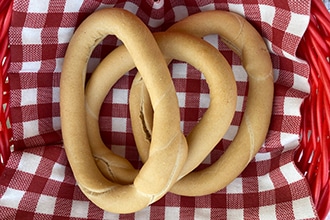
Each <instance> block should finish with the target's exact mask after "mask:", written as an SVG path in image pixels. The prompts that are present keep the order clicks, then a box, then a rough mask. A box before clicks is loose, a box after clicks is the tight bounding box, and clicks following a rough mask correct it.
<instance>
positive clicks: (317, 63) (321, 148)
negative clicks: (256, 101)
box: [0, 0, 330, 219]
mask: <svg viewBox="0 0 330 220" xmlns="http://www.w3.org/2000/svg"><path fill="white" fill-rule="evenodd" d="M12 4H13V1H9V0H8V1H1V2H0V25H1V29H0V60H1V65H0V75H1V77H2V78H1V81H0V92H1V93H0V105H1V107H0V174H1V173H2V171H3V169H4V167H5V165H6V163H7V161H8V159H9V155H10V149H11V146H12V130H11V127H10V121H9V118H10V117H9V107H8V103H9V92H10V88H9V83H8V77H7V70H8V68H9V64H10V53H9V52H10V51H9V43H8V29H9V26H10V22H11V13H12V10H11V8H12ZM311 8H312V9H311V22H310V24H309V26H308V28H307V31H306V33H305V35H304V39H303V41H302V42H301V44H300V47H299V51H298V52H299V56H300V57H301V58H303V59H304V60H306V61H307V62H308V64H309V65H310V70H311V71H310V78H309V83H310V95H309V96H308V97H306V99H305V101H304V102H303V104H302V106H301V113H302V124H301V143H300V146H299V148H298V149H297V151H296V154H295V161H296V164H297V166H298V167H299V169H300V170H301V171H302V173H303V174H304V175H305V176H306V179H307V181H308V182H309V184H310V188H311V191H312V196H313V199H314V202H315V205H316V209H317V211H318V214H319V217H320V218H321V219H323V218H326V216H327V214H328V213H329V210H330V201H329V198H328V197H329V193H330V191H329V188H330V182H329V165H330V164H329V163H330V160H329V157H330V156H329V155H330V151H329V149H328V146H330V137H329V136H330V134H329V129H330V126H329V125H330V111H329V109H330V88H329V87H328V86H327V85H330V65H329V57H330V15H329V12H328V11H327V9H326V8H325V7H324V4H323V3H322V1H321V0H313V1H312V7H311Z"/></svg>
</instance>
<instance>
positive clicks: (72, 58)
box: [60, 8, 187, 213]
mask: <svg viewBox="0 0 330 220" xmlns="http://www.w3.org/2000/svg"><path fill="white" fill-rule="evenodd" d="M107 35H116V36H117V37H118V38H119V39H120V40H121V41H122V42H123V43H124V45H125V46H126V48H127V49H128V51H129V53H130V55H131V56H132V58H133V60H134V63H135V65H136V67H137V69H138V70H139V71H140V72H141V74H142V75H143V76H144V82H145V84H146V86H147V88H148V92H149V94H150V97H151V103H152V106H153V108H154V111H155V112H154V129H153V131H152V135H153V137H155V138H154V140H153V141H152V142H151V147H150V154H149V158H148V160H147V162H146V163H145V165H144V166H143V167H142V168H141V170H140V172H139V173H138V175H137V176H136V178H135V179H134V182H133V184H130V185H120V184H118V183H114V182H112V181H109V180H108V179H106V178H105V177H104V176H103V175H102V173H101V172H100V170H99V169H98V167H97V166H96V164H95V161H94V157H93V155H92V152H91V149H90V143H89V139H88V136H87V123H86V118H85V116H86V111H85V94H84V92H85V91H84V86H85V80H86V79H85V78H86V67H87V62H88V59H89V57H90V54H91V52H92V51H93V49H94V48H95V46H96V45H97V44H98V43H99V42H100V41H101V40H102V39H103V38H104V37H106V36H107ZM145 42H146V43H145ZM110 78H111V76H110ZM60 113H61V124H62V135H63V141H64V147H65V151H66V154H67V157H68V160H69V163H70V165H71V168H72V171H73V173H74V176H75V178H76V180H77V183H78V185H79V187H80V189H81V190H82V191H83V193H84V194H85V195H86V196H87V197H88V198H89V199H90V200H91V201H92V202H93V203H95V204H96V205H97V206H99V207H100V208H102V209H104V210H107V211H109V212H115V213H131V212H136V211H138V210H140V209H142V208H144V207H146V206H147V205H149V204H150V203H152V202H154V201H156V200H158V199H159V198H160V197H162V196H163V195H164V194H165V193H166V192H168V190H169V189H170V188H171V186H172V185H173V184H174V183H175V181H176V180H177V178H178V175H179V173H180V172H181V169H182V167H183V165H184V163H185V160H186V157H187V143H186V140H185V137H184V135H183V134H182V132H181V130H180V115H179V106H178V101H177V97H176V93H175V88H174V85H173V82H172V80H171V77H170V74H169V71H168V68H167V64H166V62H165V60H164V57H163V55H162V53H161V51H160V50H159V47H158V45H157V43H156V41H155V39H154V37H153V35H152V34H151V32H150V31H149V30H148V28H147V27H146V26H145V25H144V24H143V23H142V21H141V20H140V19H138V18H137V17H136V16H135V15H133V14H131V13H129V12H128V11H125V10H123V9H116V8H108V9H101V10H99V11H96V12H94V13H93V14H91V15H90V16H89V17H88V18H87V19H85V20H84V21H83V22H82V23H81V25H80V26H79V27H78V28H77V30H76V32H75V33H74V35H73V36H72V39H71V41H70V43H69V46H68V48H67V51H66V54H65V58H64V63H63V69H62V74H61V80H60Z"/></svg>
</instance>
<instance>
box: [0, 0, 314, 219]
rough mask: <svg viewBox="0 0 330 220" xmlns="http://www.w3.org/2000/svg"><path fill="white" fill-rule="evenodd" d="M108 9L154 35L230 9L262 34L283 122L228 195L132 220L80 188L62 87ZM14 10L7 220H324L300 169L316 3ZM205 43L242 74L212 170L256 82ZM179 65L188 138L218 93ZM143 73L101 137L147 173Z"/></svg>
mask: <svg viewBox="0 0 330 220" xmlns="http://www.w3.org/2000/svg"><path fill="white" fill-rule="evenodd" d="M73 2H74V3H73ZM242 2H245V3H244V4H243V3H242ZM104 7H118V8H125V9H126V10H129V11H131V12H133V13H135V14H137V16H138V17H140V18H141V19H142V20H143V22H145V23H146V24H147V25H148V26H149V28H150V30H151V31H162V30H166V29H167V28H168V27H169V26H170V25H172V24H173V23H174V22H176V21H178V20H180V19H182V18H184V17H186V16H188V15H190V14H194V13H197V12H199V11H205V10H214V9H221V10H230V11H234V12H237V13H239V14H241V15H243V16H245V17H246V18H247V19H248V20H249V21H250V22H251V23H252V24H253V25H254V26H255V27H256V29H257V30H258V31H259V32H260V33H261V34H262V36H263V37H264V40H265V42H266V43H267V45H268V47H269V50H270V51H271V57H272V62H273V66H274V74H275V98H274V109H273V115H272V120H271V125H270V129H269V133H268V136H267V139H266V141H265V143H264V145H263V146H262V148H261V149H260V151H259V153H258V154H257V155H256V157H255V159H253V161H252V162H251V163H250V164H249V165H248V167H247V168H246V169H245V170H244V171H243V173H242V174H241V175H240V176H239V177H237V178H236V179H235V180H234V181H233V182H232V183H231V184H230V185H228V186H227V187H226V188H224V189H222V190H220V191H218V192H216V193H214V194H212V195H207V196H201V197H184V196H178V195H174V194H172V193H168V194H166V195H165V196H164V197H163V198H162V199H161V200H159V201H158V202H156V203H154V204H153V205H151V206H149V207H147V208H145V209H143V210H141V211H139V212H137V213H134V214H127V215H118V214H113V213H108V212H105V211H103V210H101V209H99V208H98V207H96V206H95V205H94V204H93V203H91V202H90V201H89V200H88V199H87V198H86V197H85V196H84V195H83V194H82V192H81V191H80V190H79V188H78V186H77V185H76V182H75V179H74V177H73V174H72V171H71V169H70V166H69V164H68V161H67V158H66V155H65V152H64V149H63V146H62V142H61V141H62V138H61V132H60V128H61V124H60V115H59V79H60V73H61V67H62V63H63V56H64V54H65V50H66V47H67V45H68V42H69V40H70V37H71V35H72V33H73V32H74V30H75V27H77V26H78V25H79V23H80V22H81V21H82V20H83V19H84V18H86V17H87V16H88V15H89V14H90V13H92V12H93V11H95V10H97V9H99V8H104ZM13 10H14V13H13V19H12V25H11V29H10V33H9V34H10V35H9V36H10V44H11V53H12V61H11V66H10V73H9V78H10V86H11V102H10V108H11V115H12V118H11V122H12V128H13V132H14V142H15V151H14V152H13V153H12V155H11V157H10V160H9V162H8V164H7V167H6V169H5V171H4V173H3V175H2V176H1V177H0V207H1V208H0V216H1V218H2V219H14V218H16V219H33V218H34V219H86V218H88V219H134V218H135V219H179V218H181V219H226V218H227V219H243V218H245V219H258V218H259V219H315V218H317V213H316V211H315V207H314V205H313V202H312V198H311V196H310V189H309V187H308V184H307V182H306V180H305V179H304V177H303V175H302V174H301V173H300V172H299V171H298V170H297V168H296V167H295V165H294V162H293V153H294V150H295V148H296V147H297V146H298V144H299V132H300V131H299V130H300V126H299V125H300V111H299V106H300V104H301V103H302V100H303V98H304V97H305V96H306V94H307V93H308V92H309V85H308V81H307V78H308V74H309V69H308V65H307V64H306V63H305V62H304V61H302V60H300V59H298V58H297V57H296V56H295V52H296V49H297V47H298V44H299V41H300V39H301V37H302V36H303V34H304V31H305V29H306V27H307V25H308V21H309V11H310V2H309V1H295V0H289V1H272V0H249V1H231V0H228V1H227V2H225V1H215V2H214V1H211V0H210V1H204V2H203V3H202V1H183V0H182V1H181V0H177V1H164V0H158V1H153V0H146V1H135V0H127V1H120V0H119V1H114V0H113V1H111V0H103V1H101V0H76V1H64V0H43V1H39V0H25V1H18V0H15V2H14V8H13ZM219 22H223V21H219ZM205 40H207V41H208V42H210V43H211V44H212V45H214V46H215V47H217V48H219V50H220V51H221V52H222V53H223V54H224V56H225V57H226V58H227V60H228V62H229V63H230V64H231V65H232V68H233V70H234V74H235V78H236V80H237V85H238V95H239V97H238V104H237V108H236V113H235V116H234V120H233V122H232V125H231V126H230V129H229V130H228V132H227V133H226V135H225V137H224V139H223V140H222V141H221V142H220V143H219V144H218V146H217V147H216V148H215V149H214V150H213V151H212V153H211V154H210V155H209V156H208V157H207V158H206V159H205V160H204V162H203V164H202V165H201V166H200V168H202V167H205V166H208V165H209V164H211V163H213V162H214V161H215V160H217V159H218V158H219V156H220V155H221V154H222V153H223V151H224V150H225V149H226V147H228V145H229V144H230V142H231V140H232V139H233V138H234V136H235V134H236V132H237V129H238V127H239V124H240V120H241V117H242V115H243V112H244V102H245V101H246V98H247V89H246V88H247V75H246V72H245V71H244V69H243V68H242V67H241V65H240V60H239V58H238V57H237V56H236V55H235V54H233V53H232V51H230V50H229V49H228V48H227V47H226V46H225V45H224V44H223V43H222V42H220V40H219V38H218V36H215V35H210V36H207V37H205ZM118 44H119V42H118V40H117V39H115V38H114V37H113V36H109V37H107V38H106V39H105V40H104V41H103V42H102V43H101V45H100V46H98V47H97V48H96V49H95V51H94V52H93V54H92V57H91V60H90V62H89V65H88V73H91V72H92V71H93V69H94V68H95V67H96V65H97V64H98V63H99V62H100V60H101V59H102V58H103V57H105V56H106V55H107V54H108V53H109V52H110V51H111V50H112V49H113V48H115V47H116V46H117V45H118ZM169 68H170V70H171V72H172V75H173V80H174V84H175V86H176V89H177V95H178V97H179V105H180V109H181V118H182V122H181V125H182V130H183V131H184V133H185V134H187V133H188V132H189V130H190V129H191V128H192V126H194V125H195V124H196V121H197V120H198V119H199V118H200V117H201V116H202V115H203V113H204V112H205V110H206V109H207V107H208V103H209V96H208V86H207V84H206V82H205V78H204V77H203V76H202V75H201V74H200V73H199V72H198V71H196V70H195V69H194V68H193V67H191V66H190V65H187V64H185V63H182V62H179V61H175V62H174V63H173V64H171V65H170V66H169ZM135 72H136V71H135V70H132V71H130V72H128V73H127V74H126V75H125V76H124V77H122V78H121V79H120V80H119V81H118V82H117V83H116V84H115V86H114V87H113V89H112V90H111V91H110V92H109V94H108V96H107V98H106V100H105V102H104V104H103V106H102V109H101V113H100V128H101V135H102V138H103V140H104V142H105V144H106V145H108V146H109V148H111V149H112V150H113V151H114V152H115V153H117V154H119V155H121V156H124V157H126V158H127V159H128V160H130V161H131V162H132V164H133V166H134V167H136V168H140V167H141V166H142V163H141V161H140V159H139V156H138V153H137V151H136V149H135V143H134V138H133V135H132V130H131V126H130V118H129V110H128V104H127V103H128V95H129V88H130V85H131V82H132V80H133V78H134V74H135ZM220 86H221V85H220ZM200 168H199V169H200Z"/></svg>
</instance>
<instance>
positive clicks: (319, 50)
mask: <svg viewBox="0 0 330 220" xmlns="http://www.w3.org/2000/svg"><path fill="white" fill-rule="evenodd" d="M298 52H299V54H300V56H301V57H302V58H303V59H305V60H306V61H307V62H308V63H309V66H310V77H309V84H310V89H311V91H310V95H309V96H308V97H307V98H306V99H305V100H304V102H303V104H302V106H301V114H302V124H301V143H300V146H299V148H298V149H297V152H296V154H295V161H296V163H297V166H298V167H299V169H300V170H301V171H302V172H303V173H304V175H305V176H306V178H307V181H308V182H309V184H310V187H311V191H312V196H313V199H314V202H315V205H316V209H317V211H318V214H319V217H320V218H321V219H324V218H326V216H327V214H328V213H329V210H330V201H329V195H330V194H329V193H330V191H329V188H330V187H329V184H330V181H329V165H330V160H329V158H330V155H329V154H330V151H329V146H330V137H329V136H330V134H329V128H330V111H329V109H330V87H329V85H330V64H329V57H330V14H329V12H328V11H327V9H326V8H325V6H324V4H323V3H322V1H320V0H313V1H312V5H311V19H310V24H309V26H308V28H307V30H306V33H305V35H304V38H303V40H302V42H301V44H300V46H299V51H298Z"/></svg>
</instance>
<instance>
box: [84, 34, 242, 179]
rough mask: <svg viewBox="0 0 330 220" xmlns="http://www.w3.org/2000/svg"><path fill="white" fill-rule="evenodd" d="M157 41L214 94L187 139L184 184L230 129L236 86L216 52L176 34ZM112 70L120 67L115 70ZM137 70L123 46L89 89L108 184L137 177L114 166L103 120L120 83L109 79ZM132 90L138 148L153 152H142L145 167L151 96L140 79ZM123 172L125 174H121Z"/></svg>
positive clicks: (90, 116)
mask: <svg viewBox="0 0 330 220" xmlns="http://www.w3.org/2000/svg"><path fill="white" fill-rule="evenodd" d="M154 36H155V39H156V41H157V43H158V45H159V47H160V49H161V51H162V53H163V55H164V57H165V59H166V60H167V62H168V63H169V62H170V61H171V60H172V59H176V60H181V61H184V62H187V63H189V64H191V65H192V66H194V67H196V68H197V69H199V70H200V71H201V72H202V73H204V75H205V78H206V82H207V83H208V86H209V89H210V104H209V108H208V110H207V111H206V112H205V113H204V115H203V117H202V119H201V120H200V122H199V123H198V124H197V125H196V126H195V127H194V128H193V129H192V131H191V132H190V134H189V135H188V136H187V142H188V159H187V162H186V164H185V166H184V168H183V169H182V172H181V174H180V178H181V177H182V176H185V175H186V174H187V173H189V172H190V171H191V170H193V169H194V168H196V167H197V166H198V165H199V164H200V163H201V162H202V161H203V160H204V159H205V157H206V156H207V155H208V154H209V153H210V151H211V150H212V149H213V148H214V147H215V146H216V144H217V143H218V142H219V141H220V140H221V138H222V137H223V135H224V134H225V133H226V131H227V129H228V128H229V126H230V124H231V121H232V118H233V116H234V113H235V108H236V97H237V88H236V82H235V78H234V75H233V72H232V69H231V67H230V65H229V64H228V62H227V61H226V59H225V58H224V57H223V56H222V54H221V53H219V51H218V50H217V49H215V48H214V47H213V46H211V45H210V44H208V43H207V42H205V41H203V40H202V39H199V38H197V37H194V36H192V35H187V34H184V33H174V32H163V33H155V34H154ZM113 65H117V67H116V68H112V66H113ZM133 67H134V63H133V60H132V59H131V56H130V55H129V53H128V52H127V50H126V48H125V47H124V45H123V46H120V47H118V48H116V49H115V50H114V51H112V52H111V53H110V54H109V55H108V56H107V57H105V58H104V60H102V62H101V63H100V64H99V65H98V66H97V68H96V69H95V71H94V73H93V75H92V77H91V78H90V80H89V81H88V83H87V86H86V108H87V116H86V118H87V123H88V125H89V126H88V136H89V140H90V141H91V147H92V150H93V154H94V155H95V157H96V158H98V160H99V163H98V166H99V168H100V169H101V170H102V173H103V174H104V175H106V176H107V177H108V178H109V179H112V180H117V181H118V180H120V181H123V182H128V183H129V182H130V181H132V178H134V176H133V175H131V176H130V175H127V174H128V173H129V172H132V173H133V171H129V167H128V166H126V165H125V164H126V162H124V161H122V163H118V161H116V163H111V161H114V159H115V158H113V157H114V155H113V154H109V150H108V148H107V147H106V146H105V145H104V144H103V142H102V139H101V136H100V131H99V122H98V115H99V111H100V108H101V105H102V102H103V100H104V99H105V97H106V95H107V93H108V92H109V90H110V88H111V87H112V86H113V84H114V82H115V81H114V80H109V79H108V78H109V75H112V76H113V75H122V73H123V72H127V71H129V70H130V69H132V68H133ZM119 71H121V72H120V73H119ZM131 88H132V89H131V91H130V102H129V107H130V116H131V122H132V130H133V134H134V138H135V141H136V145H137V148H138V149H140V147H139V146H140V145H141V146H148V151H145V148H142V149H143V151H142V152H139V153H140V156H141V158H142V161H143V162H145V161H146V160H147V158H148V154H149V145H150V142H151V141H152V140H151V139H150V137H151V134H152V129H151V127H152V119H153V109H152V106H151V104H150V98H149V95H148V91H147V90H146V88H145V86H144V83H143V80H142V77H141V75H140V74H139V73H138V74H137V75H136V77H135V79H134V81H133V83H132V87H131ZM145 96H146V97H145ZM141 119H142V120H141ZM146 126H148V127H146ZM109 164H111V166H110V165H109ZM123 167H125V168H124V169H122V170H121V169H120V168H123Z"/></svg>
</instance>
